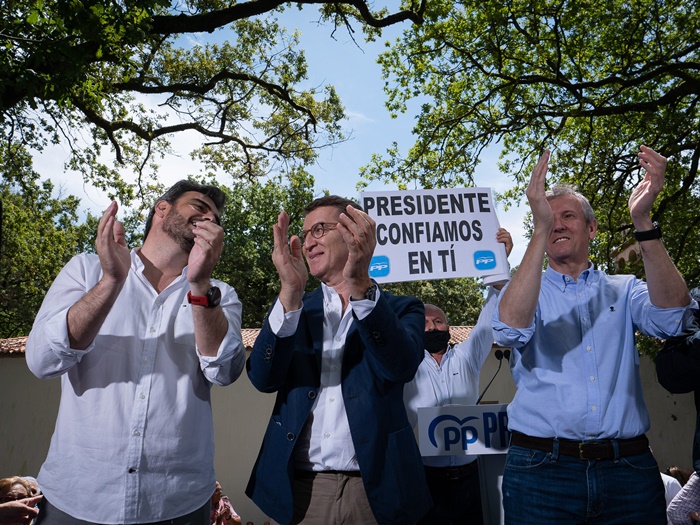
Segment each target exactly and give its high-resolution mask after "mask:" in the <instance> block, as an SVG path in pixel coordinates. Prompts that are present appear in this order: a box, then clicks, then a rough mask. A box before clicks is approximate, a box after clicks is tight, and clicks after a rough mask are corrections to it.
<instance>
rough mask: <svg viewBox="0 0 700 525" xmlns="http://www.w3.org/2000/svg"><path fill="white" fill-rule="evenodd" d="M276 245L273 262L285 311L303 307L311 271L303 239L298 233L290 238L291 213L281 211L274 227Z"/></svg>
mask: <svg viewBox="0 0 700 525" xmlns="http://www.w3.org/2000/svg"><path fill="white" fill-rule="evenodd" d="M272 232H273V237H274V242H275V247H274V249H273V250H272V262H273V263H274V264H275V268H277V273H278V274H279V276H280V282H281V285H282V286H281V288H280V293H279V299H280V302H281V303H282V306H284V309H285V311H287V312H288V311H291V310H298V309H299V308H301V298H302V297H303V295H304V289H305V288H306V281H307V280H308V279H309V272H308V270H307V269H306V263H305V262H304V256H303V255H302V250H301V240H300V239H299V237H298V236H297V235H292V237H291V239H290V238H289V215H288V214H287V212H286V211H284V210H283V211H282V212H280V214H279V216H278V217H277V224H275V225H274V226H273V227H272Z"/></svg>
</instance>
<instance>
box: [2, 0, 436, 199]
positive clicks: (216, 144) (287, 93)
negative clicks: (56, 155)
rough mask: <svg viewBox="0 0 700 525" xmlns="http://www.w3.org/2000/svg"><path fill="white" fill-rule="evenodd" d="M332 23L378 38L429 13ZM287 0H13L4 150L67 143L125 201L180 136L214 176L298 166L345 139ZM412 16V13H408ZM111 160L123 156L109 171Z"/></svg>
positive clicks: (335, 9) (356, 0) (351, 7)
mask: <svg viewBox="0 0 700 525" xmlns="http://www.w3.org/2000/svg"><path fill="white" fill-rule="evenodd" d="M295 4H296V5H297V6H299V7H301V6H302V5H316V6H318V7H319V11H320V12H319V15H318V16H319V19H320V20H321V21H327V22H329V23H330V25H331V27H335V28H338V27H346V26H347V27H350V24H352V23H358V24H359V25H361V27H362V28H363V29H364V30H365V32H366V33H367V35H368V37H369V38H372V37H373V36H375V35H376V34H377V32H378V31H380V30H381V28H382V27H386V26H388V25H391V24H396V23H399V22H403V21H413V22H420V21H421V14H422V11H423V9H424V5H423V4H418V3H416V4H411V3H409V2H407V3H406V5H405V6H402V8H401V9H400V10H398V11H397V12H394V13H390V12H389V11H388V9H387V8H376V9H375V8H374V6H372V7H370V5H369V3H366V2H365V1H363V0H347V1H335V2H321V1H319V0H302V1H300V2H296V3H295ZM291 5H293V4H289V3H286V2H281V1H279V0H250V1H247V2H241V3H228V2H221V1H219V0H185V1H182V2H180V1H171V0H124V1H118V2H108V1H106V0H36V1H28V0H7V1H6V2H4V3H3V12H2V15H0V42H1V43H2V46H0V61H1V62H0V63H2V68H0V114H1V116H2V126H0V142H2V143H3V144H5V145H10V144H12V145H14V146H16V147H22V148H26V149H28V150H32V151H41V150H42V149H43V148H44V147H45V146H46V145H48V144H49V143H57V142H63V143H64V144H67V145H68V146H69V148H70V150H71V158H70V161H69V167H70V168H72V169H79V170H82V172H83V175H84V177H85V179H86V181H88V182H90V183H92V184H94V185H96V186H97V187H98V188H103V189H105V190H106V191H109V192H110V193H111V194H112V195H115V196H117V197H118V198H119V199H120V200H121V201H122V202H125V201H128V199H129V198H130V197H131V196H132V195H133V193H134V187H132V186H131V185H130V184H129V183H127V182H126V181H125V180H123V179H122V177H121V175H120V169H122V168H125V169H126V171H127V172H129V171H132V172H134V173H136V174H137V175H138V183H137V186H136V190H137V191H140V190H141V189H142V185H146V184H147V182H148V179H149V176H152V175H153V174H154V173H155V170H156V166H155V163H156V162H157V160H158V158H159V155H161V154H164V153H165V152H168V151H169V140H170V139H171V138H172V137H173V135H174V134H175V133H183V132H191V133H193V134H194V135H193V137H194V139H195V140H193V143H195V144H196V143H197V142H198V141H199V140H202V141H203V143H202V145H201V146H199V147H197V148H195V150H194V151H193V153H192V154H193V155H194V156H196V157H197V158H198V159H199V160H200V161H201V162H202V163H203V164H204V166H205V169H206V170H209V171H212V170H221V171H222V172H224V173H227V174H230V175H232V176H233V177H234V178H235V177H242V176H247V177H254V176H258V175H262V174H266V173H270V172H272V171H284V170H293V169H296V168H297V167H299V166H304V165H306V164H308V163H310V162H312V161H313V159H314V158H315V156H316V152H317V149H318V148H319V147H322V146H324V145H329V144H333V143H336V142H338V141H341V140H343V138H344V135H343V133H342V130H341V127H340V121H341V120H342V118H343V117H344V110H343V107H342V104H341V103H340V100H339V99H338V97H337V95H336V93H335V91H334V89H333V88H332V87H331V86H326V87H321V88H316V87H309V85H308V84H309V83H308V79H307V77H308V72H307V64H306V60H305V57H304V53H303V50H300V49H298V48H297V35H296V34H294V33H292V34H289V33H287V32H286V31H285V30H284V29H283V28H282V27H281V26H280V25H279V24H278V22H277V19H276V18H275V17H276V16H278V15H280V13H281V12H282V11H284V9H286V8H289V7H290V6H291ZM403 7H405V8H403ZM107 159H116V163H112V162H111V161H108V160H107Z"/></svg>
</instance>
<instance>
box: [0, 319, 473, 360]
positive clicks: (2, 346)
mask: <svg viewBox="0 0 700 525" xmlns="http://www.w3.org/2000/svg"><path fill="white" fill-rule="evenodd" d="M471 331H472V327H471V326H451V327H450V335H451V336H452V338H451V339H450V343H452V344H457V343H461V342H462V341H465V340H467V339H468V338H469V333H470V332H471ZM259 333H260V328H243V329H242V330H241V336H242V339H243V345H244V346H245V348H246V350H248V351H250V350H251V349H252V348H253V344H254V343H255V338H256V337H258V334H259ZM26 344H27V338H26V337H13V338H11V339H0V356H22V355H24V347H25V346H26Z"/></svg>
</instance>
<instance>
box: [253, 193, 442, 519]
mask: <svg viewBox="0 0 700 525" xmlns="http://www.w3.org/2000/svg"><path fill="white" fill-rule="evenodd" d="M288 228H289V217H288V215H287V213H286V212H284V211H283V212H281V213H280V215H279V217H278V222H277V224H276V225H274V226H273V232H274V241H275V248H274V251H273V254H272V259H273V261H274V263H275V267H276V268H277V272H278V273H279V276H280V281H281V288H280V293H279V296H278V299H277V301H276V302H275V304H274V305H273V307H272V309H271V310H270V312H269V313H268V316H267V318H266V319H265V323H264V326H263V328H262V331H261V333H260V335H259V336H258V338H257V340H256V342H255V346H254V347H253V351H252V353H251V355H250V358H249V359H248V363H247V370H248V377H249V378H250V380H251V382H252V383H253V385H254V386H255V387H256V388H257V389H258V390H260V391H262V392H277V400H276V402H275V407H274V409H273V412H272V417H271V418H270V422H269V424H268V427H267V431H266V433H265V438H264V440H263V444H262V447H261V450H260V454H259V455H258V459H257V461H256V463H255V466H254V468H253V472H252V474H251V478H250V481H249V482H248V487H247V489H246V494H248V496H249V497H250V498H251V499H252V500H253V501H254V502H255V503H256V504H257V505H258V506H259V507H260V508H261V509H262V510H263V511H264V512H265V513H266V514H268V515H269V516H270V517H271V518H273V519H274V520H275V521H277V522H279V523H282V524H304V525H331V524H333V523H340V522H343V523H357V524H363V525H365V524H371V523H377V524H381V525H384V524H396V525H406V524H410V523H415V522H416V521H418V520H419V519H420V518H421V517H422V516H423V514H425V513H426V512H427V511H428V509H429V508H430V505H431V500H430V493H429V491H428V488H427V485H426V481H425V474H424V471H423V468H422V462H421V456H420V453H419V451H418V446H417V444H416V441H415V438H414V435H413V431H412V429H411V426H410V425H409V422H408V418H407V416H406V411H405V408H404V405H403V385H404V383H407V382H408V381H410V380H411V379H412V378H413V376H414V375H415V373H416V370H417V368H418V365H419V364H420V361H421V359H422V355H423V331H424V329H425V314H424V310H423V305H422V303H421V302H420V301H419V300H418V299H416V298H415V297H394V296H393V295H391V294H390V293H389V292H386V291H383V290H380V289H379V288H378V286H377V285H376V283H374V282H373V281H372V280H371V279H370V277H369V270H368V268H369V263H370V260H371V258H372V254H373V252H374V247H375V245H376V233H375V223H374V221H373V220H372V219H371V218H370V217H369V216H368V215H367V214H366V213H364V211H362V209H361V208H360V207H359V206H358V205H357V204H356V203H355V202H353V201H350V200H348V199H343V198H340V197H336V196H327V197H322V198H320V199H316V200H315V201H313V202H312V203H311V204H309V205H308V206H307V207H306V210H305V218H304V230H303V231H302V232H301V234H300V235H299V236H296V235H293V236H292V237H291V239H290V238H289V236H288ZM302 253H303V256H305V258H306V262H307V264H308V267H309V270H308V272H307V269H306V265H305V264H304V257H303V256H302ZM309 272H310V273H311V274H312V275H313V276H315V277H317V278H318V279H319V280H320V281H321V283H322V284H321V286H320V287H319V288H317V289H316V290H314V291H313V292H311V293H308V294H304V289H305V286H306V281H307V279H308V273H309Z"/></svg>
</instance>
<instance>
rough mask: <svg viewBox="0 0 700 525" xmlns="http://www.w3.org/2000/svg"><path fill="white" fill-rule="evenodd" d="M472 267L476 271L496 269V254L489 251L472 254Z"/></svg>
mask: <svg viewBox="0 0 700 525" xmlns="http://www.w3.org/2000/svg"><path fill="white" fill-rule="evenodd" d="M474 266H475V267H476V269H477V270H492V269H494V268H495V267H496V254H495V253H493V252H492V251H490V250H481V251H478V252H474Z"/></svg>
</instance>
